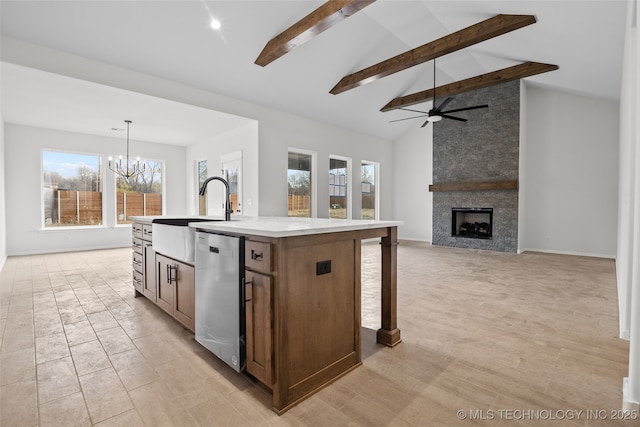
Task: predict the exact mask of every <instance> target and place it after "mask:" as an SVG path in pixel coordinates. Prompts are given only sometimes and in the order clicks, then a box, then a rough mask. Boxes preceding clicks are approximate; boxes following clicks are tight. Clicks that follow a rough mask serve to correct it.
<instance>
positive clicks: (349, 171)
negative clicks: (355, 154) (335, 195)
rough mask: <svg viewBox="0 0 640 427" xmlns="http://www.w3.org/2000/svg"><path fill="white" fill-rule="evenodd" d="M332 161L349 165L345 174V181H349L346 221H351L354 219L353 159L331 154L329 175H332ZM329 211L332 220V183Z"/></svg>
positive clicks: (347, 184) (347, 185)
mask: <svg viewBox="0 0 640 427" xmlns="http://www.w3.org/2000/svg"><path fill="white" fill-rule="evenodd" d="M331 160H339V161H343V162H346V163H347V167H346V169H347V170H346V173H345V179H346V180H347V182H346V193H347V194H346V195H345V197H346V202H347V209H346V213H345V216H346V219H351V217H352V213H353V191H352V188H353V182H352V176H353V167H352V165H353V160H352V159H351V157H344V156H338V155H334V154H330V155H329V171H328V173H329V175H330V174H331V170H332V169H331ZM328 196H329V210H328V211H327V214H328V216H329V218H331V183H329V194H328Z"/></svg>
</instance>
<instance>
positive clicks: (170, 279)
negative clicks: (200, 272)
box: [167, 264, 178, 285]
mask: <svg viewBox="0 0 640 427" xmlns="http://www.w3.org/2000/svg"><path fill="white" fill-rule="evenodd" d="M174 270H175V272H176V275H175V276H174V275H173V271H174ZM167 283H168V284H169V285H170V284H172V283H178V266H177V265H169V264H167Z"/></svg>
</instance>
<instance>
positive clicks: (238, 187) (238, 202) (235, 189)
mask: <svg viewBox="0 0 640 427" xmlns="http://www.w3.org/2000/svg"><path fill="white" fill-rule="evenodd" d="M220 161H221V163H222V174H223V178H224V179H226V180H227V182H228V183H229V200H230V201H231V211H232V214H233V215H242V151H235V152H233V153H229V154H225V155H223V156H221V157H220ZM222 198H223V201H222V204H223V206H224V204H225V203H226V201H225V200H224V195H223V197H222Z"/></svg>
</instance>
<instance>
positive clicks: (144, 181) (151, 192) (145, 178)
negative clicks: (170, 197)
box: [116, 160, 163, 224]
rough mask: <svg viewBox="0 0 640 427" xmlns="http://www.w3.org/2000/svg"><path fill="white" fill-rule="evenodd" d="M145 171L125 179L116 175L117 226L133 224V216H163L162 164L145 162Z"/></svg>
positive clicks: (150, 161)
mask: <svg viewBox="0 0 640 427" xmlns="http://www.w3.org/2000/svg"><path fill="white" fill-rule="evenodd" d="M144 164H145V168H144V171H143V172H142V173H141V174H139V175H136V176H135V177H132V178H129V179H125V178H123V177H121V176H119V175H116V217H117V221H116V223H117V224H131V223H132V222H133V221H131V220H130V219H129V217H130V216H132V215H140V216H143V215H162V214H163V209H162V189H163V183H162V168H163V167H162V166H163V164H162V162H161V161H153V160H145V161H144Z"/></svg>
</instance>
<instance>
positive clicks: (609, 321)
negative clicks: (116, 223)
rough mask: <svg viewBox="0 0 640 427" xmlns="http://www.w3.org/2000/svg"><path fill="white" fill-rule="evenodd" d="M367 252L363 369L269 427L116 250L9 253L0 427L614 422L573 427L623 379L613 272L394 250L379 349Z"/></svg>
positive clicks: (559, 258) (532, 259) (624, 351)
mask: <svg viewBox="0 0 640 427" xmlns="http://www.w3.org/2000/svg"><path fill="white" fill-rule="evenodd" d="M378 251H379V245H377V244H376V243H371V244H370V243H365V244H364V245H363V268H362V270H363V292H362V298H363V306H362V309H363V334H362V336H363V361H364V364H363V366H361V367H359V368H358V369H356V370H355V371H353V372H351V373H350V374H348V375H347V376H345V377H343V378H341V379H340V380H338V381H337V382H335V383H334V384H332V385H330V386H329V387H327V388H325V389H323V390H321V391H320V392H318V393H317V394H315V395H314V396H312V397H311V398H309V399H308V400H306V401H304V402H302V403H301V404H299V405H298V406H296V407H294V408H292V409H291V410H290V411H289V412H287V413H285V414H284V415H282V416H277V415H276V414H275V413H274V412H272V411H271V410H270V407H269V401H270V399H269V396H267V395H266V394H265V393H264V392H263V391H261V390H260V389H259V388H257V387H255V386H253V385H252V384H251V383H250V382H249V381H248V380H247V379H245V378H244V377H242V376H240V375H238V374H237V373H235V372H234V371H232V370H231V369H230V368H228V367H227V366H226V365H224V364H223V363H221V362H219V361H218V359H216V357H215V356H213V355H211V354H210V353H208V352H207V351H206V350H204V349H203V348H202V347H200V345H199V344H197V343H196V342H195V341H194V340H193V336H192V334H191V333H189V332H188V331H186V330H185V329H183V328H182V327H181V326H180V325H178V324H177V323H176V322H174V321H173V320H171V319H170V318H168V316H166V315H165V314H164V312H162V311H161V310H159V309H158V308H157V307H155V306H154V305H153V304H151V303H150V302H149V301H147V300H146V299H145V298H142V297H141V298H134V297H133V290H132V285H131V273H130V272H131V250H130V249H128V248H125V249H114V250H101V251H90V252H77V253H64V254H49V255H34V256H22V257H10V258H9V259H7V262H6V264H5V266H4V268H3V270H2V274H1V282H0V334H1V335H0V339H1V344H0V401H1V406H0V411H1V412H0V425H2V426H84V425H86V426H90V425H97V426H127V427H132V426H138V425H150V426H189V425H194V426H276V425H278V426H279V425H286V426H298V425H312V426H338V425H350V426H449V425H473V424H485V425H491V426H495V425H540V423H542V422H543V421H539V420H538V421H531V420H530V418H531V417H534V416H538V417H545V416H547V415H548V414H549V413H548V412H544V411H554V412H553V413H554V414H556V416H557V414H558V413H561V414H564V415H565V416H566V417H567V418H566V419H565V420H562V421H556V422H555V425H569V426H579V425H612V424H613V425H615V424H616V423H614V422H612V421H611V419H610V418H611V417H608V419H606V420H605V419H597V417H594V416H593V415H592V416H591V419H589V417H588V416H587V411H588V410H604V411H607V414H608V413H609V411H615V410H617V409H619V408H620V405H621V402H622V393H621V388H622V378H623V377H624V376H625V375H626V374H627V366H628V343H627V342H625V341H622V340H620V339H618V338H616V336H617V322H618V320H617V297H616V285H615V269H614V262H613V261H612V260H606V259H597V258H585V257H572V256H563V255H548V254H522V255H514V254H505V253H498V252H487V251H475V250H464V249H454V248H442V247H432V246H430V245H428V244H423V243H415V242H402V243H401V245H400V246H399V248H398V307H399V327H400V328H401V330H402V337H403V342H402V343H401V344H400V345H398V346H397V347H395V348H393V349H391V348H386V347H381V346H378V345H377V344H376V343H375V329H376V328H377V327H378V323H379V314H378V313H379V307H380V305H379V293H378V289H377V284H378V283H379V281H378V279H377V278H378V277H379V264H378V262H379V261H378V260H379V254H378ZM579 410H582V411H584V412H583V413H578V412H569V411H579ZM458 411H464V414H465V415H466V416H467V418H466V419H460V417H459V416H458ZM518 411H520V412H518ZM558 411H562V412H558ZM599 413H600V414H602V412H599ZM545 414H546V415H545ZM567 414H573V415H567ZM592 414H593V413H592ZM569 416H571V417H572V418H569ZM470 417H471V418H476V420H471V419H469V418H470ZM483 417H484V420H482V418H483ZM487 418H492V419H487ZM617 424H619V425H625V426H631V425H633V426H636V425H640V421H638V420H632V421H622V422H618V423H617Z"/></svg>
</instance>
